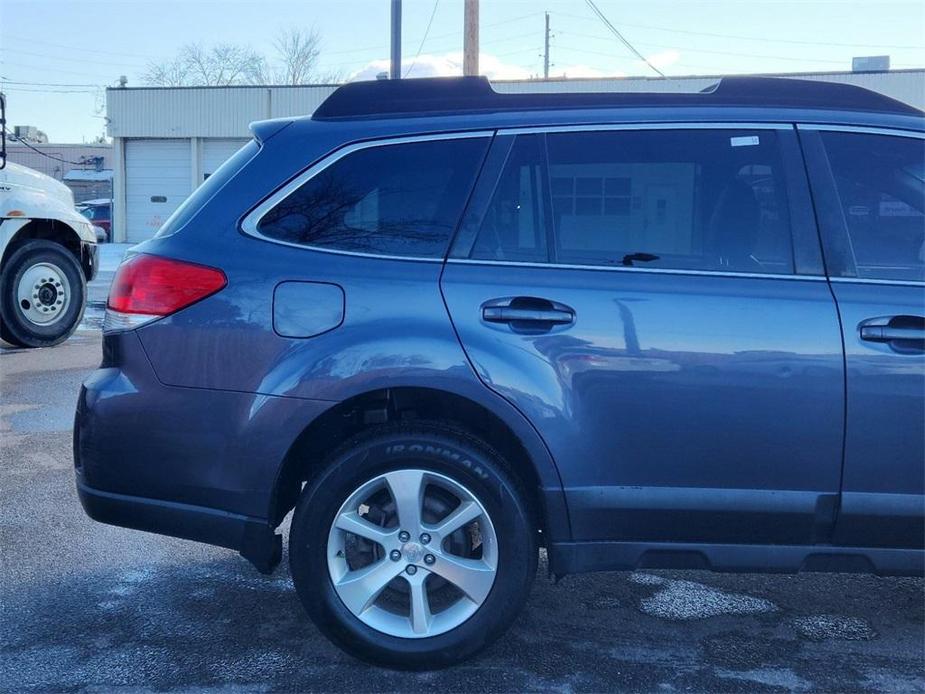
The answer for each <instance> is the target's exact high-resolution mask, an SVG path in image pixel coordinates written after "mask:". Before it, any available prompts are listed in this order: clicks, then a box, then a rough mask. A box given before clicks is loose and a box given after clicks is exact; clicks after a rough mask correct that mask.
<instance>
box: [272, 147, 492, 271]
mask: <svg viewBox="0 0 925 694" xmlns="http://www.w3.org/2000/svg"><path fill="white" fill-rule="evenodd" d="M488 143H489V138H462V139H451V140H433V141H423V142H412V143H405V144H394V145H382V146H375V147H369V148H366V149H361V150H358V151H355V152H353V153H351V154H348V155H346V156H345V157H343V158H342V159H339V160H337V161H336V162H334V163H333V164H331V165H330V166H328V167H327V168H326V169H324V170H323V171H321V172H320V173H318V174H317V175H315V176H313V177H312V178H310V179H309V180H308V181H306V182H305V183H304V184H303V185H302V186H301V187H300V188H298V189H297V190H296V191H295V192H293V193H292V194H291V195H289V196H288V197H287V198H285V199H284V200H283V201H282V202H280V203H279V204H278V205H277V206H276V207H274V208H273V209H271V210H270V211H269V212H268V213H267V214H266V215H264V217H263V218H262V219H261V220H260V222H259V223H258V225H257V230H258V231H259V232H260V233H261V234H263V235H264V236H268V237H270V238H274V239H279V240H281V241H287V242H289V243H298V244H304V245H310V246H317V247H321V248H330V249H336V250H342V251H353V252H364V253H376V254H383V255H400V256H415V257H425V258H439V257H442V256H443V254H444V253H445V251H446V247H447V244H448V242H449V239H450V236H451V235H452V233H453V230H454V229H455V227H456V223H457V221H458V219H459V216H460V213H461V212H462V208H463V206H464V205H465V202H466V198H467V197H468V195H469V191H470V189H471V187H472V184H473V182H474V180H475V176H476V173H477V171H478V168H479V164H480V163H481V161H482V159H483V157H484V156H485V151H486V150H487V147H488Z"/></svg>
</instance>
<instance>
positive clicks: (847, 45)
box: [550, 11, 922, 51]
mask: <svg viewBox="0 0 925 694" xmlns="http://www.w3.org/2000/svg"><path fill="white" fill-rule="evenodd" d="M550 14H555V15H558V16H560V17H571V18H572V19H580V20H582V21H586V22H591V21H594V20H593V19H592V18H591V17H585V16H583V15H579V14H569V13H568V12H558V11H555V12H551V13H550ZM621 24H622V25H623V26H628V27H633V28H634V29H651V30H652V31H665V32H668V33H670V34H692V35H694V36H709V37H712V38H717V39H741V40H743V41H764V42H767V43H794V44H799V45H802V46H838V47H840V48H895V49H897V50H912V51H915V50H921V49H922V46H898V45H895V44H888V43H837V42H834V41H801V40H798V39H772V38H768V37H766V36H745V35H743V34H718V33H711V32H708V31H692V30H690V29H671V28H669V27H660V26H655V25H652V24H631V23H630V22H621Z"/></svg>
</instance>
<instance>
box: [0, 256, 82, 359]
mask: <svg viewBox="0 0 925 694" xmlns="http://www.w3.org/2000/svg"><path fill="white" fill-rule="evenodd" d="M27 285H28V286H27ZM23 292H26V293H25V294H24V293H23ZM86 301H87V288H86V280H85V278H84V273H83V270H82V269H81V267H80V263H78V262H77V259H76V258H75V257H74V256H73V255H72V254H71V253H70V252H69V251H68V250H67V249H66V248H64V247H63V246H61V245H60V244H57V243H52V242H51V241H41V240H36V241H28V242H26V243H24V244H23V245H22V246H20V247H19V248H17V249H16V250H15V251H13V253H12V254H11V255H10V257H9V258H8V259H7V260H6V262H5V263H4V268H3V273H2V278H0V338H3V340H5V341H6V342H8V343H10V344H11V345H15V346H17V347H51V346H53V345H56V344H59V343H60V342H63V341H64V340H66V339H67V338H68V337H70V335H71V333H73V332H74V330H76V329H77V325H78V324H79V323H80V320H81V318H82V317H83V313H84V308H85V306H86Z"/></svg>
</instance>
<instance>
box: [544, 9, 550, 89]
mask: <svg viewBox="0 0 925 694" xmlns="http://www.w3.org/2000/svg"><path fill="white" fill-rule="evenodd" d="M543 79H544V80H548V79H549V13H548V12H547V13H546V41H545V43H544V44H543Z"/></svg>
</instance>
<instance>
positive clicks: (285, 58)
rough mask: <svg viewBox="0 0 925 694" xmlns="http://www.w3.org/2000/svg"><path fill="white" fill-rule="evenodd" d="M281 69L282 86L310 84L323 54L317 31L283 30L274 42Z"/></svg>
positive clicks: (279, 75) (279, 73) (280, 80)
mask: <svg viewBox="0 0 925 694" xmlns="http://www.w3.org/2000/svg"><path fill="white" fill-rule="evenodd" d="M273 47H274V48H275V49H276V57H277V59H278V60H279V63H280V67H279V70H278V78H279V82H280V84H290V85H294V84H309V83H310V82H311V81H312V80H313V78H314V76H315V68H316V66H317V63H318V57H319V55H320V54H321V35H320V34H319V33H318V32H317V31H316V30H315V29H298V28H290V29H283V30H282V31H280V32H279V33H278V34H277V35H276V39H274V41H273Z"/></svg>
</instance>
